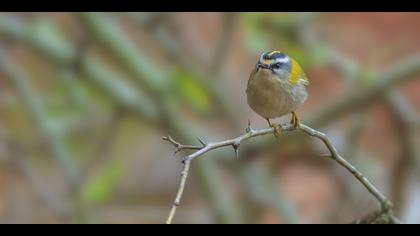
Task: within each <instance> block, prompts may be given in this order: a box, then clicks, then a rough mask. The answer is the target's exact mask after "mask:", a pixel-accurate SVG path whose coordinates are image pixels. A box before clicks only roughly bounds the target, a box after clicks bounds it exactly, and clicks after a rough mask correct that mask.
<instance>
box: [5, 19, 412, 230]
mask: <svg viewBox="0 0 420 236" xmlns="http://www.w3.org/2000/svg"><path fill="white" fill-rule="evenodd" d="M419 37H420V14H418V13H0V223H163V222H165V220H166V217H167V214H168V213H169V210H170V207H171V205H172V202H173V199H174V197H175V194H176V191H177V188H178V183H179V178H180V172H181V170H182V167H183V166H182V164H181V163H180V160H181V158H182V156H183V155H186V154H188V152H187V151H185V152H181V153H178V154H177V155H176V156H175V157H172V156H173V153H174V147H173V146H172V145H171V144H170V143H168V142H165V141H163V140H162V136H166V135H171V136H172V137H173V138H174V139H175V140H177V141H179V142H182V143H184V144H194V145H199V142H198V141H197V139H196V138H197V137H199V138H201V139H203V140H205V141H218V140H224V139H227V138H232V137H236V136H238V135H240V134H242V133H243V132H245V131H244V130H245V128H246V127H247V124H248V120H250V121H251V123H252V127H253V128H254V129H257V128H266V127H267V124H266V121H265V120H264V119H262V118H261V117H259V116H258V115H257V114H255V113H254V112H253V111H252V110H251V109H250V108H249V107H248V105H247V103H246V95H245V88H246V84H247V80H248V76H249V74H250V72H251V71H252V69H253V67H254V65H255V63H256V61H257V59H258V57H259V55H260V54H261V53H262V52H264V51H268V50H274V49H277V50H281V51H283V52H285V53H287V54H289V55H290V56H292V57H294V58H295V59H296V60H297V61H298V62H299V63H300V64H301V65H302V67H303V68H304V69H305V71H306V73H307V75H308V77H309V79H310V81H311V85H310V86H309V94H310V95H309V99H308V100H307V102H306V104H305V105H304V107H303V108H301V110H300V111H298V112H299V114H300V116H301V119H302V121H303V122H304V123H305V124H307V125H310V126H312V127H314V128H316V129H319V130H320V131H322V132H325V133H326V134H327V135H328V137H329V138H330V139H331V140H332V142H333V144H334V145H335V146H336V148H337V149H338V150H339V152H340V153H341V154H342V155H343V157H345V158H346V159H347V160H348V161H349V162H351V163H352V164H354V165H355V166H356V167H357V168H359V169H360V170H361V172H363V173H364V174H365V175H366V176H367V177H368V178H369V179H370V180H371V181H372V182H373V183H374V185H375V186H376V187H378V188H379V189H380V190H381V191H382V192H383V193H384V194H385V195H386V196H387V197H389V198H390V199H391V200H392V202H393V203H394V205H395V213H396V215H397V216H398V217H399V218H400V219H401V220H402V221H403V222H404V223H420V181H419V176H420V155H419V150H418V149H419V148H418V147H419V145H420V141H419V140H420V139H419V131H420V119H419V112H420V93H419V91H420V80H418V79H420V44H419ZM289 119H290V117H284V118H282V119H279V120H276V122H283V121H288V120H289ZM327 153H328V150H326V149H325V148H324V146H323V145H322V144H321V143H320V142H319V140H316V139H313V138H310V137H307V136H306V135H302V134H299V132H294V133H284V134H283V135H282V137H281V138H280V139H279V140H275V139H274V138H273V137H272V136H271V135H270V136H267V137H260V138H256V139H252V140H251V141H248V142H246V143H245V144H243V145H242V146H241V149H240V150H239V158H238V159H237V158H236V157H235V153H234V152H233V150H232V149H231V148H226V149H222V150H218V151H214V152H211V153H208V154H206V155H204V156H202V157H201V158H199V159H197V160H195V161H194V162H193V164H192V170H191V171H192V172H191V175H190V176H189V179H188V181H187V187H186V192H185V195H184V198H183V201H182V205H181V206H180V207H179V209H178V212H177V215H176V216H175V222H174V223H350V222H353V221H355V220H357V219H358V218H360V217H362V216H365V215H367V214H369V213H371V212H373V211H375V210H377V209H378V207H379V206H378V204H377V202H376V201H375V199H374V198H373V197H372V196H371V195H370V194H369V193H368V192H367V191H366V189H365V188H363V187H362V186H361V185H360V183H358V182H357V181H356V180H355V179H354V177H353V176H352V175H350V174H349V173H348V172H347V171H346V170H345V169H343V168H342V167H341V166H338V165H337V164H336V163H335V162H334V161H332V160H330V159H328V158H327V157H325V154H327Z"/></svg>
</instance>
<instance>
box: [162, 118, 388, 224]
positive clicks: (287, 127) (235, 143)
mask: <svg viewBox="0 0 420 236" xmlns="http://www.w3.org/2000/svg"><path fill="white" fill-rule="evenodd" d="M280 128H281V130H282V131H294V130H301V131H303V132H304V133H306V134H307V135H309V136H312V137H315V138H318V139H320V140H321V141H322V142H323V143H324V145H325V146H326V148H327V149H328V150H329V152H330V154H331V156H330V158H331V159H333V160H335V161H336V162H337V163H338V164H339V165H341V166H342V167H344V168H345V169H347V170H348V171H349V172H350V173H351V174H352V175H353V176H354V177H355V178H356V179H357V180H358V181H359V182H360V183H361V184H362V185H363V186H364V187H365V188H366V189H367V190H368V191H369V193H370V194H371V195H372V196H374V197H375V198H376V200H377V201H378V202H379V203H380V206H381V210H382V211H386V212H389V214H392V209H391V208H392V205H391V203H390V202H389V200H388V199H387V198H386V197H385V196H384V195H383V194H382V193H381V192H380V191H379V190H377V189H376V187H375V186H374V185H373V184H371V183H370V182H369V180H368V179H367V178H366V177H365V176H364V175H363V174H362V173H361V172H360V171H358V170H357V169H356V168H355V167H354V166H352V165H351V164H350V163H349V162H347V161H346V160H345V159H344V158H343V157H341V156H340V154H339V153H338V152H337V150H336V149H335V147H334V146H333V145H332V144H331V142H330V140H329V139H328V138H327V136H326V135H325V134H324V133H321V132H319V131H317V130H314V129H312V128H310V127H309V126H306V125H304V124H301V125H300V127H299V128H297V129H295V128H293V126H292V125H291V124H289V123H287V124H282V125H280ZM273 133H274V128H268V129H262V130H253V129H252V128H251V126H250V125H249V127H248V128H247V129H246V133H245V134H243V135H241V136H239V137H237V138H234V139H229V140H225V141H221V142H211V143H205V144H203V147H202V148H201V149H200V150H198V151H196V152H193V153H192V154H190V155H188V156H186V157H184V158H183V160H182V162H183V164H184V169H183V171H182V173H181V176H182V177H181V181H180V185H179V188H178V192H177V195H176V198H175V201H174V203H173V206H172V208H171V211H170V213H169V216H168V219H167V221H166V223H168V224H171V223H172V221H173V218H174V216H175V212H176V210H177V207H178V206H179V205H180V204H181V198H182V195H183V192H184V188H185V183H186V181H187V177H188V172H189V170H190V165H191V162H192V161H193V160H195V159H196V158H198V157H200V156H202V155H204V154H206V153H208V152H210V151H212V150H216V149H219V148H222V147H229V146H230V147H232V148H233V149H234V151H235V153H236V155H238V150H239V147H240V146H241V144H242V143H243V142H245V141H246V140H248V139H251V138H254V137H257V136H263V135H267V134H273Z"/></svg>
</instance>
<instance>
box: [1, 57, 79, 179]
mask: <svg viewBox="0 0 420 236" xmlns="http://www.w3.org/2000/svg"><path fill="white" fill-rule="evenodd" d="M0 70H1V71H2V72H3V73H4V74H5V75H6V77H7V78H8V79H9V80H10V81H11V82H12V83H13V85H14V87H15V89H16V91H17V93H18V94H19V96H20V97H21V99H22V101H23V104H24V105H25V107H26V108H27V110H28V111H29V113H30V115H31V118H32V119H33V121H34V123H35V124H36V125H37V126H38V129H39V130H40V132H41V134H42V136H43V138H45V139H46V140H47V142H48V143H49V145H48V147H49V148H50V152H51V154H52V156H53V158H54V160H55V161H56V162H57V164H58V165H59V166H60V167H61V168H62V169H63V170H64V175H65V176H66V178H67V180H69V182H70V183H71V184H75V183H77V181H78V170H77V167H76V165H75V163H74V162H73V160H72V159H71V157H70V155H69V153H68V152H67V150H66V147H65V144H64V142H63V140H62V138H61V137H60V134H58V133H57V132H56V129H55V128H54V127H53V126H52V123H51V120H50V119H49V117H48V115H47V113H46V112H45V111H44V109H43V107H42V102H41V101H40V99H39V97H38V96H37V95H36V94H35V92H34V90H33V88H32V86H31V85H30V82H29V77H28V76H27V75H26V74H25V73H24V72H23V71H22V70H21V68H19V67H18V65H17V64H15V63H13V62H12V60H11V57H10V56H6V55H5V52H4V51H1V52H0Z"/></svg>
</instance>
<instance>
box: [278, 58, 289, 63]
mask: <svg viewBox="0 0 420 236" xmlns="http://www.w3.org/2000/svg"><path fill="white" fill-rule="evenodd" d="M289 61H290V59H289V57H285V58H277V59H275V62H281V63H286V62H289Z"/></svg>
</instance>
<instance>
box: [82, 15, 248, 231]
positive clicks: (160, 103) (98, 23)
mask: <svg viewBox="0 0 420 236" xmlns="http://www.w3.org/2000/svg"><path fill="white" fill-rule="evenodd" d="M80 17H81V19H82V21H83V22H84V23H85V25H86V27H87V28H88V29H89V30H90V32H92V33H93V35H94V36H95V38H96V39H97V40H98V42H99V43H100V44H101V45H102V46H103V47H104V48H105V49H107V50H109V52H110V53H111V54H112V55H113V57H114V58H116V59H117V60H116V62H117V63H119V64H120V65H121V66H122V67H123V68H125V69H126V70H127V71H128V72H129V73H130V74H131V75H132V76H133V77H134V78H135V79H136V81H137V82H138V83H139V85H140V86H141V87H142V88H143V89H144V90H145V91H146V92H148V93H149V94H150V95H152V97H153V98H154V99H155V101H156V103H157V108H158V109H159V114H160V115H159V117H158V118H157V119H155V121H154V123H157V124H158V126H159V127H160V128H163V129H166V130H170V131H171V132H172V133H174V134H176V135H177V136H179V137H182V138H183V139H185V140H189V136H190V135H191V133H195V131H194V129H191V127H189V128H188V127H184V125H182V122H183V121H184V119H183V118H182V117H181V116H180V113H179V110H178V109H177V104H176V98H174V97H173V95H172V93H171V90H170V89H169V87H168V85H169V84H170V83H169V81H168V80H169V78H168V76H167V75H166V74H164V73H163V71H162V70H161V69H160V68H158V67H157V66H156V65H155V64H153V63H152V62H151V61H150V60H149V58H147V57H146V56H145V55H143V54H141V53H139V50H138V49H137V48H135V47H134V46H133V44H132V43H131V42H130V41H129V40H128V38H126V37H125V34H124V33H123V32H121V31H120V30H119V28H118V27H117V25H116V24H115V22H113V21H111V19H109V18H106V17H105V16H104V15H102V14H98V13H83V14H81V15H80ZM196 169H197V174H198V179H199V182H200V183H201V185H202V188H203V189H204V191H205V192H207V193H208V194H207V197H208V198H209V200H210V202H211V203H212V205H213V206H214V209H215V211H216V215H217V216H219V219H220V220H221V221H223V222H228V223H233V222H234V221H235V220H238V219H239V217H240V215H238V214H237V213H236V212H237V210H236V209H235V207H234V204H232V203H234V202H235V201H233V200H231V196H229V195H228V194H227V192H220V191H217V189H219V188H220V184H221V182H220V181H217V179H218V178H219V176H217V175H216V173H217V172H218V170H217V169H218V166H217V165H216V164H215V163H213V160H210V159H209V160H206V161H205V162H204V161H203V162H197V168H196ZM227 203H228V204H227Z"/></svg>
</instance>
